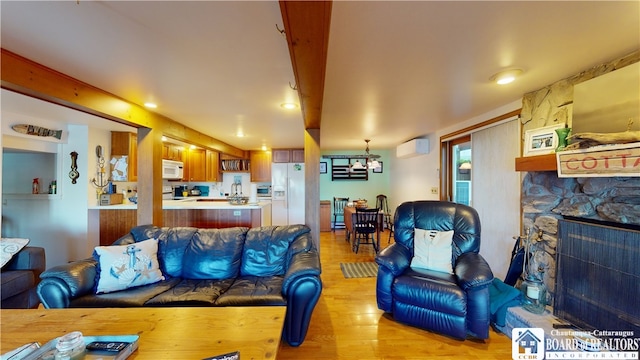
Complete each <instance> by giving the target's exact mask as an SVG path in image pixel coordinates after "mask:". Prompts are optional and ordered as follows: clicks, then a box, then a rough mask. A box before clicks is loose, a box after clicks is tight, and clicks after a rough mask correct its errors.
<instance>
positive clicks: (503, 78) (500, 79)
mask: <svg viewBox="0 0 640 360" xmlns="http://www.w3.org/2000/svg"><path fill="white" fill-rule="evenodd" d="M520 75H522V70H521V69H510V70H504V71H500V72H499V73H497V74H494V75H493V76H492V77H490V78H489V80H490V81H492V82H495V83H496V84H498V85H505V84H509V83H512V82H513V81H514V80H515V79H516V78H517V77H518V76H520Z"/></svg>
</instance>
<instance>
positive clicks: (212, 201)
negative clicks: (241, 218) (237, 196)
mask: <svg viewBox="0 0 640 360" xmlns="http://www.w3.org/2000/svg"><path fill="white" fill-rule="evenodd" d="M258 200H260V199H258ZM267 205H271V202H270V201H258V203H254V204H246V205H231V204H230V203H229V201H227V199H224V198H219V197H204V196H192V197H188V198H180V199H176V200H162V209H163V210H168V209H173V210H176V209H220V210H223V209H224V210H243V209H262V208H264V207H265V206H267ZM137 208H138V206H137V205H136V204H120V205H105V206H100V205H94V206H89V210H125V209H133V210H135V209H137Z"/></svg>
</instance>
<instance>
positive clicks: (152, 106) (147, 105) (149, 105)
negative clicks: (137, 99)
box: [144, 102, 158, 109]
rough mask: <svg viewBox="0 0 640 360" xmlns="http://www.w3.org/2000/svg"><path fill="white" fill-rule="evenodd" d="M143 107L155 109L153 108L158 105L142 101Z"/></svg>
mask: <svg viewBox="0 0 640 360" xmlns="http://www.w3.org/2000/svg"><path fill="white" fill-rule="evenodd" d="M144 107H146V108H149V109H155V108H157V107H158V105H157V104H154V103H152V102H146V103H144Z"/></svg>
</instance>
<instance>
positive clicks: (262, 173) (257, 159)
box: [249, 151, 271, 182]
mask: <svg viewBox="0 0 640 360" xmlns="http://www.w3.org/2000/svg"><path fill="white" fill-rule="evenodd" d="M249 160H250V162H251V181H252V182H271V153H269V152H266V151H251V154H250V158H249Z"/></svg>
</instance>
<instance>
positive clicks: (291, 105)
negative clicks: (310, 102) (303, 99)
mask: <svg viewBox="0 0 640 360" xmlns="http://www.w3.org/2000/svg"><path fill="white" fill-rule="evenodd" d="M280 107H281V108H283V109H287V110H293V109H297V108H298V104H294V103H282V104H280Z"/></svg>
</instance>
